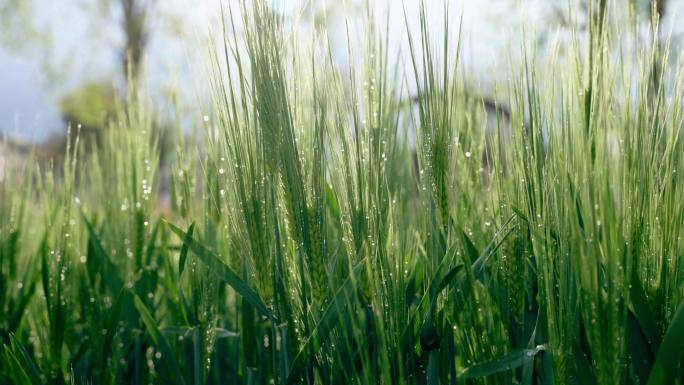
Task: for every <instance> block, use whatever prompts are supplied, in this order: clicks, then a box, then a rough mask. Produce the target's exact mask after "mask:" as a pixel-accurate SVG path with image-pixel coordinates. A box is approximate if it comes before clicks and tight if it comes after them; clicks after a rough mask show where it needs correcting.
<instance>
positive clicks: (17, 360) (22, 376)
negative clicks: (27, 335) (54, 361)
mask: <svg viewBox="0 0 684 385" xmlns="http://www.w3.org/2000/svg"><path fill="white" fill-rule="evenodd" d="M4 355H5V358H4V360H5V364H6V365H7V369H9V370H10V371H11V372H12V373H13V376H12V377H13V380H15V381H17V380H19V382H17V383H18V384H32V385H42V384H43V381H42V380H41V376H40V372H39V371H38V366H37V365H36V364H35V362H33V360H32V359H31V357H30V356H29V354H28V353H27V352H26V349H25V348H24V346H23V345H22V344H21V342H19V340H18V339H17V338H16V337H15V336H14V334H10V344H9V345H5V349H4ZM2 374H3V375H5V374H8V373H2ZM0 378H1V377H0Z"/></svg>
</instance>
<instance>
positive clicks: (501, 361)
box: [458, 345, 546, 380]
mask: <svg viewBox="0 0 684 385" xmlns="http://www.w3.org/2000/svg"><path fill="white" fill-rule="evenodd" d="M544 350H546V345H537V347H535V348H533V349H519V350H515V351H513V352H511V353H508V354H506V355H505V356H503V357H500V358H497V359H495V360H491V361H487V362H483V363H480V364H475V365H473V366H470V367H468V368H466V369H464V370H463V371H462V372H461V373H460V374H459V375H458V378H459V379H460V380H465V379H474V378H480V377H486V376H491V375H492V374H496V373H501V372H506V371H509V370H513V369H516V368H519V367H521V366H523V365H525V364H527V363H528V362H531V361H534V357H535V356H536V355H537V353H539V352H541V351H544Z"/></svg>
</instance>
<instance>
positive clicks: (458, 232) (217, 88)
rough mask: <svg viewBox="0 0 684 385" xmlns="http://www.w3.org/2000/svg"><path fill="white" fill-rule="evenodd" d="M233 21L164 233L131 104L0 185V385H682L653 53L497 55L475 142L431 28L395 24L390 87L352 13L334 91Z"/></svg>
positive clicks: (152, 169)
mask: <svg viewBox="0 0 684 385" xmlns="http://www.w3.org/2000/svg"><path fill="white" fill-rule="evenodd" d="M599 4H602V3H599ZM234 11H236V10H231V9H227V10H226V11H225V13H224V17H225V20H224V30H223V31H222V34H221V35H222V40H221V41H222V42H223V43H224V45H223V49H221V50H218V51H211V52H210V69H211V73H210V75H209V76H208V78H207V79H205V80H198V81H200V82H203V83H204V84H206V85H207V86H206V89H208V90H209V91H210V93H211V96H212V103H211V106H210V107H209V110H210V111H211V113H210V114H208V119H204V122H203V123H202V124H203V125H202V127H199V131H201V132H202V135H201V136H197V135H195V134H193V135H192V136H190V137H187V138H186V137H183V134H182V133H181V132H180V131H179V130H178V132H174V133H172V134H171V135H172V139H171V142H172V143H173V145H174V147H175V151H174V152H173V155H172V156H170V157H168V159H167V161H168V162H170V170H171V171H170V178H169V180H170V194H171V204H170V209H168V210H167V212H166V213H165V214H163V215H162V213H161V212H160V210H158V207H159V206H160V202H159V200H160V195H159V194H158V191H159V186H160V184H161V180H162V179H163V177H164V176H163V174H162V172H161V170H162V167H161V160H160V155H159V153H160V151H159V149H160V147H161V144H160V142H161V139H160V135H161V134H160V131H159V129H158V124H157V122H156V121H155V118H154V115H153V113H152V109H151V108H150V106H149V101H148V100H147V98H146V97H145V95H144V93H142V92H141V91H136V90H132V91H131V92H130V93H129V96H128V98H127V100H128V102H127V104H126V105H125V106H121V107H120V108H119V113H118V116H117V118H116V119H115V120H114V121H113V122H112V124H111V127H110V129H109V130H107V134H106V137H105V138H103V140H102V143H103V144H102V148H101V149H100V150H99V151H96V152H93V153H80V152H79V149H80V147H81V146H79V144H78V141H75V143H74V145H73V146H70V148H68V149H67V150H66V153H65V156H64V157H63V159H64V162H63V164H55V165H45V164H41V165H40V166H39V165H38V164H37V163H35V162H32V161H31V162H28V163H27V164H23V165H22V164H19V165H11V164H10V165H8V166H7V167H6V170H5V171H4V172H3V173H2V175H3V179H2V180H1V181H0V337H1V338H2V345H3V346H2V350H1V351H0V384H3V385H4V384H67V383H69V384H150V383H159V384H195V385H197V384H238V383H240V384H242V383H244V384H269V383H272V384H283V385H285V384H314V383H320V384H371V383H373V384H597V385H598V384H601V385H603V384H616V385H617V384H648V385H656V384H680V385H681V384H684V361H683V357H684V348H682V343H681V341H682V340H684V263H683V261H684V257H683V256H682V253H683V252H684V243H683V242H682V239H681V235H680V234H681V233H682V230H683V226H684V210H682V207H681V202H684V180H683V179H682V178H681V176H680V174H682V173H683V172H684V144H683V143H682V140H681V138H680V129H681V127H682V124H683V123H684V109H683V108H682V106H683V105H684V104H682V100H681V94H682V90H684V88H683V87H682V83H681V81H682V79H683V78H682V76H681V69H682V68H684V67H682V66H681V65H679V64H666V63H668V60H667V59H666V56H667V52H668V49H667V47H654V46H651V45H646V46H642V45H641V44H640V43H635V42H633V41H632V42H629V41H628V39H624V40H623V39H622V38H621V32H622V31H624V30H626V29H627V28H625V29H623V30H620V28H619V27H618V29H617V30H616V29H615V28H608V27H607V25H608V24H606V23H604V21H603V20H604V19H602V18H600V17H594V18H592V19H591V20H592V21H591V23H590V28H588V29H587V31H584V32H582V31H577V32H573V33H572V35H573V37H572V38H571V39H570V40H569V42H568V43H566V44H565V45H563V46H560V45H558V46H553V47H551V48H550V49H549V50H550V51H549V52H551V54H549V55H544V56H542V55H539V56H538V55H537V52H535V51H533V50H531V49H528V48H524V47H523V48H520V52H521V53H522V56H523V61H522V64H521V65H520V66H513V67H511V69H510V74H509V79H510V84H507V85H506V87H497V89H499V90H505V91H500V92H499V93H498V94H497V95H495V98H496V99H497V100H501V101H505V102H506V103H504V104H507V105H508V106H509V109H510V116H506V114H501V113H500V114H498V115H497V118H496V119H489V120H488V116H487V114H486V112H485V109H484V108H483V103H482V101H481V100H478V99H477V98H475V97H473V96H472V93H471V92H469V91H468V89H467V86H466V83H467V81H466V80H467V79H466V75H465V74H466V73H467V72H468V71H467V69H466V68H464V67H463V66H462V65H461V59H460V44H459V41H458V35H459V34H460V33H459V32H458V31H457V28H456V27H457V26H456V25H454V24H455V23H453V22H450V21H449V20H445V22H446V23H447V25H448V33H445V34H443V36H434V33H431V32H430V26H429V25H428V18H427V16H426V15H425V14H424V12H421V13H420V14H419V15H406V19H407V21H408V20H409V18H411V17H418V18H420V21H421V23H420V25H421V29H420V31H419V32H417V33H414V34H410V35H409V36H408V42H409V47H408V52H407V56H406V57H408V58H409V59H410V60H409V63H407V64H408V66H407V68H408V69H407V71H406V72H407V73H406V74H405V73H403V72H402V71H403V69H401V68H395V67H393V66H392V63H394V62H395V60H394V58H395V55H396V53H395V52H391V51H390V49H389V46H390V39H394V38H397V39H398V38H399V37H396V36H389V33H388V32H387V30H385V29H384V25H383V24H382V23H379V22H378V21H377V20H378V19H376V18H375V17H374V16H373V15H372V13H371V12H370V11H368V13H367V16H366V19H367V21H366V23H365V28H366V30H365V36H367V39H366V41H365V42H364V44H362V45H361V47H359V46H357V45H355V44H352V43H350V44H349V51H350V54H351V56H352V57H354V58H360V59H361V60H360V61H359V63H361V64H360V65H356V64H355V63H356V61H354V60H352V62H351V63H350V70H349V71H348V72H347V73H346V74H344V75H343V73H342V72H341V71H340V70H339V68H337V67H336V66H335V65H334V64H333V59H332V53H331V51H330V49H329V47H328V45H327V43H326V39H325V37H324V36H313V37H311V38H310V40H309V41H302V40H301V39H299V38H298V37H297V35H296V33H293V31H291V30H290V29H289V28H288V27H286V26H285V25H284V24H283V22H282V20H281V19H280V17H279V16H277V15H274V14H273V13H271V12H270V11H269V9H268V7H267V6H266V5H265V3H264V2H262V1H256V2H254V4H250V5H246V4H243V5H242V7H241V10H240V11H241V12H239V13H238V12H234ZM591 12H596V15H604V13H603V11H601V10H592V11H591ZM238 14H239V15H241V16H237V15H238ZM237 17H243V18H244V19H243V20H241V21H240V24H244V25H245V26H246V30H245V32H244V33H241V34H239V33H236V31H235V30H234V29H233V26H234V25H235V24H236V23H237V22H238V20H235V18H237ZM295 28H296V26H295ZM350 41H351V39H350ZM663 58H665V59H664V60H663ZM659 65H661V66H662V69H661V70H659V71H653V68H657V66H659ZM654 74H659V75H660V76H663V81H656V80H654V79H653V78H652V77H653V76H654ZM406 79H410V80H408V82H415V84H410V85H407V84H406V83H407V80H406ZM409 88H410V89H415V90H417V95H416V97H415V98H414V99H415V105H414V104H413V102H412V101H411V99H412V97H411V95H408V91H407V89H409ZM198 109H199V108H198ZM488 121H489V123H488ZM492 121H494V123H492ZM492 124H493V126H494V127H492ZM488 125H489V126H488ZM412 127H415V135H416V140H415V142H416V144H415V148H414V146H413V145H412V144H411V143H412V141H411V140H408V139H407V138H408V136H409V135H411V134H410V133H411V132H412V130H413V128H412ZM72 134H73V135H74V136H76V133H75V132H74V133H72ZM67 142H69V143H72V142H73V141H67ZM414 151H415V152H414ZM165 159H166V158H165ZM15 166H16V167H15Z"/></svg>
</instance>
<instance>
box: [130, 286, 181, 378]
mask: <svg viewBox="0 0 684 385" xmlns="http://www.w3.org/2000/svg"><path fill="white" fill-rule="evenodd" d="M130 294H131V295H132V296H133V303H134V304H135V307H136V309H138V313H139V314H140V318H141V319H142V321H143V324H144V325H145V329H146V330H147V333H148V334H149V336H150V338H152V341H153V342H154V344H155V345H157V348H158V349H159V351H160V352H161V354H162V357H161V360H162V362H164V363H166V366H167V367H168V369H169V370H171V372H172V373H171V378H174V379H177V380H178V382H179V383H180V384H185V380H184V379H183V374H182V373H181V370H180V366H179V365H178V361H177V360H176V356H175V355H174V354H173V351H172V350H171V347H170V346H169V344H168V343H167V342H166V339H165V338H164V336H163V335H162V333H161V332H160V331H159V328H157V322H156V321H155V320H154V318H152V314H150V311H149V310H148V309H147V306H145V304H144V303H143V301H142V300H141V299H140V297H138V296H137V295H136V294H135V293H133V292H130Z"/></svg>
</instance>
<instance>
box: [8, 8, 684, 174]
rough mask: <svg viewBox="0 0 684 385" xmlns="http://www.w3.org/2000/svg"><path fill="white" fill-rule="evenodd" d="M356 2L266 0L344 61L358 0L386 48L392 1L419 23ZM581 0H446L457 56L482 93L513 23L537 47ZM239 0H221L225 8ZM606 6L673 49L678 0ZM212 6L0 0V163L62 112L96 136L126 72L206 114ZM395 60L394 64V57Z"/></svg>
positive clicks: (55, 143)
mask: <svg viewBox="0 0 684 385" xmlns="http://www.w3.org/2000/svg"><path fill="white" fill-rule="evenodd" d="M368 1H369V3H367V2H366V1H364V0H347V1H340V0H333V1H329V0H309V1H303V0H302V1H298V0H272V7H273V9H274V11H275V12H279V13H282V15H283V17H284V19H285V21H286V23H295V22H297V23H301V24H302V25H303V26H304V27H303V28H311V29H317V30H321V31H325V32H326V33H327V34H328V36H329V39H330V42H331V45H332V50H333V54H334V59H335V60H336V61H337V62H338V65H339V67H340V69H341V70H342V71H345V69H346V68H347V67H348V65H349V58H348V57H346V52H347V38H346V27H345V26H346V23H347V22H350V25H351V29H352V30H355V28H356V27H355V24H354V23H355V22H359V23H360V22H361V20H363V16H364V13H365V7H366V5H368V4H370V7H372V8H374V9H375V12H376V14H377V15H379V19H380V20H381V22H384V20H389V28H390V30H391V31H392V34H391V39H390V40H391V42H392V44H395V45H396V46H394V47H392V48H393V49H399V48H400V47H401V45H402V44H406V31H405V29H406V24H405V19H404V9H405V10H406V15H407V17H408V28H409V29H410V30H411V31H412V33H418V32H419V31H418V29H419V20H418V5H419V0H403V2H402V1H397V0H375V1H374V0H368ZM589 1H598V0H570V2H568V0H558V1H555V0H527V1H525V0H478V1H471V0H449V1H447V2H446V3H448V4H449V11H448V14H447V18H449V20H450V24H451V25H452V27H451V31H452V33H453V34H454V35H456V34H457V33H458V30H457V28H454V27H457V26H458V24H459V22H460V21H461V20H462V31H463V33H462V35H461V44H462V48H463V51H462V52H463V55H462V58H463V62H464V63H465V64H466V66H467V68H468V73H469V74H470V75H469V77H470V78H471V79H469V81H470V82H472V88H473V89H474V90H476V93H477V94H478V95H481V97H483V98H488V97H490V98H494V96H493V87H494V84H495V83H496V84H499V83H502V82H503V83H505V77H506V76H507V75H508V73H507V72H506V69H507V68H509V67H510V65H511V64H512V63H511V61H515V60H517V59H516V54H515V53H516V52H520V46H521V45H520V44H522V42H523V39H522V36H523V34H524V35H525V36H526V39H524V41H525V42H526V43H525V44H531V45H535V46H538V47H541V51H543V48H544V47H545V46H546V45H548V44H549V42H550V41H552V40H553V39H559V38H561V39H562V38H563V31H568V30H569V29H570V28H576V29H578V30H581V29H582V28H583V23H584V21H583V18H585V16H584V15H583V10H585V11H586V9H587V7H588V2H589ZM402 3H403V4H402ZM425 3H426V5H427V10H428V16H429V17H430V20H434V23H432V22H431V23H430V26H431V28H435V29H439V28H442V27H443V21H444V16H445V15H444V2H443V1H442V0H436V1H432V0H426V1H425ZM239 4H240V0H223V6H224V8H227V7H229V6H230V7H232V8H233V10H234V11H236V12H237V11H238V10H239ZM613 6H614V7H616V8H624V9H630V10H632V14H638V15H640V16H639V17H641V18H642V20H643V27H644V29H645V30H648V28H649V23H650V14H651V10H655V11H656V13H657V14H658V15H660V18H661V19H662V20H663V22H662V23H661V25H660V34H661V36H662V38H663V39H666V36H669V35H670V33H671V34H672V36H673V39H672V44H673V47H674V48H673V51H674V52H675V55H673V56H678V52H679V49H678V44H679V36H680V35H681V33H682V31H684V26H682V25H681V24H682V23H678V16H677V15H679V14H681V12H682V11H683V10H684V0H617V1H614V2H613ZM571 9H574V11H571ZM220 12H221V1H219V0H59V1H55V0H0V138H2V140H1V141H3V142H5V145H4V146H0V163H1V162H4V161H3V159H5V160H6V159H7V158H8V157H9V156H14V155H17V154H21V153H22V152H26V151H28V148H29V147H31V146H34V145H35V146H36V147H37V148H38V149H39V150H38V151H39V152H41V153H43V154H44V155H45V156H46V157H49V156H51V154H53V153H54V152H56V151H62V149H63V143H64V137H65V133H66V127H67V125H68V124H69V123H72V126H76V125H80V127H81V128H82V132H83V133H85V134H88V133H93V135H97V132H98V130H100V129H102V128H101V127H100V126H102V125H103V124H102V122H104V121H105V120H106V118H107V116H109V115H111V114H113V113H114V111H115V106H116V103H117V102H119V101H121V100H123V98H124V97H125V90H126V83H127V80H126V79H131V80H130V81H134V82H136V83H140V84H142V85H143V86H144V87H145V88H146V90H147V92H148V93H149V95H150V96H151V99H152V100H153V103H154V110H155V114H157V115H158V116H159V117H158V120H159V121H160V122H164V121H165V120H166V121H171V120H172V119H176V120H180V121H181V122H182V125H183V127H184V128H185V129H189V128H190V127H192V126H193V125H194V124H196V123H197V122H199V121H200V120H201V119H202V117H203V116H204V114H205V113H206V111H202V105H204V104H206V103H203V101H205V100H206V99H207V97H208V87H207V86H206V85H207V75H206V71H207V63H208V60H207V57H208V53H209V50H210V44H209V43H208V42H209V41H211V40H210V35H211V34H212V33H213V34H214V36H216V35H217V32H218V31H220ZM625 12H627V11H625ZM617 14H619V13H617ZM238 17H239V16H238ZM461 18H462V19H461ZM611 22H613V23H620V22H621V20H620V19H619V17H618V18H616V20H611ZM237 33H240V30H239V28H238V30H237ZM354 33H355V31H352V34H354ZM359 33H362V32H359ZM454 40H455V39H454ZM396 60H397V63H396V65H404V61H403V60H404V59H402V57H401V56H400V57H399V58H398V59H396ZM407 83H409V84H410V82H407ZM409 92H410V88H409ZM162 124H163V123H162Z"/></svg>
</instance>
